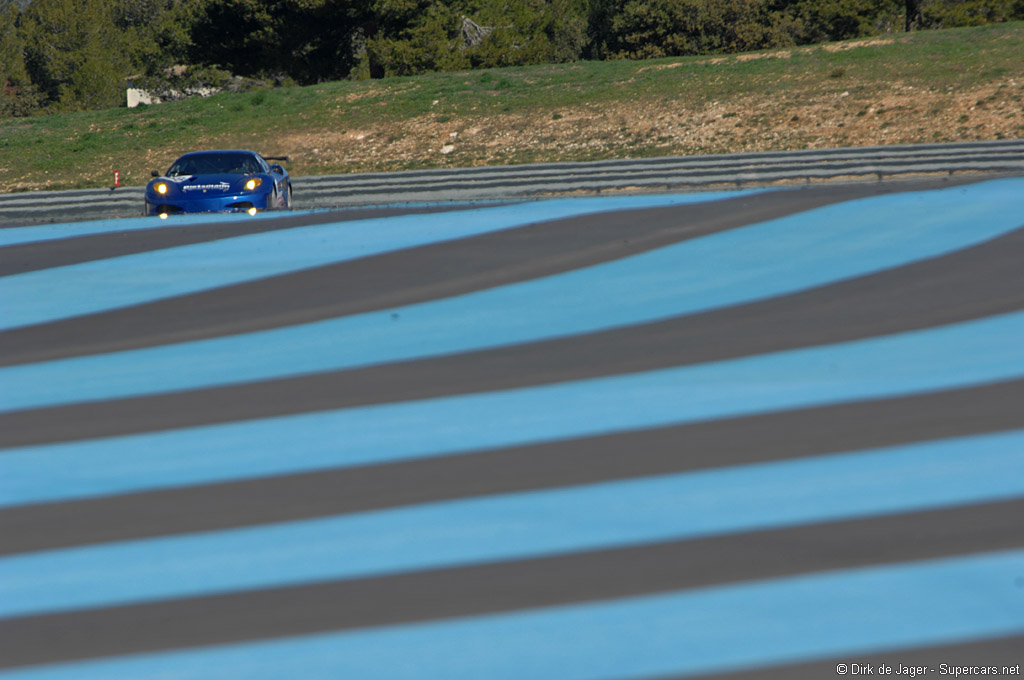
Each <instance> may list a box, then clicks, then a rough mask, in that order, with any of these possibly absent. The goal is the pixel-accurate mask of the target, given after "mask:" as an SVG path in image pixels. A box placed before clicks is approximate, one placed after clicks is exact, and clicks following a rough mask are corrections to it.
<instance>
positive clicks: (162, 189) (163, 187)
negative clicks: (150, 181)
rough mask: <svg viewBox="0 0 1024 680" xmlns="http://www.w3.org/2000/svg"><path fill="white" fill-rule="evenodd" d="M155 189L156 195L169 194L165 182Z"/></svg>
mask: <svg viewBox="0 0 1024 680" xmlns="http://www.w3.org/2000/svg"><path fill="white" fill-rule="evenodd" d="M153 188H154V189H156V193H158V194H160V195H161V196H163V195H164V194H166V193H167V185H166V184H164V183H163V182H160V183H159V184H157V185H156V186H155V187H153Z"/></svg>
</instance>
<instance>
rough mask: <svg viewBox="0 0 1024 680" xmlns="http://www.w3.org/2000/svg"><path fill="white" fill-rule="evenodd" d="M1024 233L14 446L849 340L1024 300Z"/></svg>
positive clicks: (308, 379)
mask: <svg viewBox="0 0 1024 680" xmlns="http://www.w3.org/2000/svg"><path fill="white" fill-rule="evenodd" d="M1022 260H1024V230H1018V231H1016V232H1012V233H1011V234H1008V235H1007V236H1004V237H1000V238H998V239H995V240H993V241H991V242H988V243H984V244H982V245H979V246H975V247H973V248H969V249H966V250H963V251H959V252H957V253H953V254H950V255H946V256H943V257H939V258H934V259H931V260H926V261H923V262H918V263H914V264H911V265H908V266H905V267H901V268H897V269H893V270H889V271H884V272H881V273H879V274H874V275H871V276H866V277H861V278H856V279H852V280H849V281H844V282H840V283H836V284H832V285H829V286H823V287H821V288H816V289H812V290H809V291H804V292H801V293H797V294H794V295H790V296H785V297H780V298H773V299H769V300H765V301H761V302H755V303H751V304H747V305H740V306H736V307H730V308H726V309H721V310H715V311H712V312H708V313H705V314H698V315H694V316H689V317H682V318H677V319H672V320H669V321H665V322H660V323H654V324H648V325H642V326H636V327H628V328H622V329H615V330H611V331H606V332H602V333H595V334H590V335H585V336H574V337H569V338H563V339H557V340H551V341H547V342H539V343H533V344H528V345H522V346H513V347H506V348H499V349H495V350H489V351H480V352H474V353H468V354H461V355H457V356H447V357H439V358H436V359H428V360H422V361H415V362H406V363H397V364H390V365H385V366H378V367H369V368H365V369H357V370H349V371H334V372H326V373H319V374H316V375H311V376H304V377H298V378H285V379H279V380H271V381H265V382H259V383H250V384H244V385H235V386H227V387H217V388H210V389H205V390H195V391H190V392H185V393H172V394H161V395H153V396H145V397H135V398H130V399H119V400H112V401H106V402H90V403H83V404H73V405H68V406H60V407H53V408H44V409H37V410H29V411H20V412H11V413H4V414H0V446H5V447H12V446H23V445H31V444H39V443H47V442H58V441H70V440H75V439H84V438H95V437H103V436H113V435H120V434H130V433H138V432H147V431H153V430H161V429H170V428H177V427H186V426H194V425H202V424H210V423H219V422H230V421H234V420H246V419H254V418H261V417H268V416H274V415H283V414H294V413H303V412H308V411H317V410H327V409H334V408H343V407H349V406H357V405H366V404H374V403H388V402H392V401H406V400H412V399H425V398H433V397H439V396H446V395H452V394H465V393H470V392H482V391H493V390H500V389H511V388H516V387H524V386H529V385H537V384H542V383H550V382H560V381H568V380H578V379H584V378H591V377H595V376H603V375H612V374H622V373H629V372H638V371H645V370H651V369H657V368H663V367H666V366H680V365H687V364H696V363H701V362H708V361H718V360H723V359H730V358H736V357H741V356H748V355H753V354H760V353H766V352H773V351H780V350H787V349H794V348H798V347H807V346H811V345H819V344H828V343H835V342H844V341H849V340H856V339H861V338H867V337H871V336H874V335H882V334H890V333H899V332H904V331H908V330H915V329H920V328H927V327H931V326H938V325H943V324H949V323H955V322H958V321H964V320H968V319H973V318H978V317H983V316H988V315H994V314H999V313H1004V312H1010V311H1015V310H1018V309H1022V308H1024V268H1022V267H1021V266H1020V262H1021V261H1022Z"/></svg>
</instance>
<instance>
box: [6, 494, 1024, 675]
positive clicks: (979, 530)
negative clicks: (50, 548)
mask: <svg viewBox="0 0 1024 680" xmlns="http://www.w3.org/2000/svg"><path fill="white" fill-rule="evenodd" d="M1022 515H1024V500H1016V501H1007V502H1000V503H991V504H985V505H976V506H967V507H960V508H950V509H943V510H937V511H933V512H919V513H909V514H904V515H895V516H886V517H880V518H870V519H861V520H854V521H843V522H835V523H828V524H820V525H810V526H802V527H795V528H789V529H780V530H771V531H763V532H757V533H750V534H734V535H726V536H718V537H713V538H704V539H697V540H691V541H679V542H672V543H663V544H656V545H647V546H640V547H632V548H624V549H613V550H603V551H598V552H591V553H580V554H572V555H563V556H557V557H545V558H539V559H533V560H523V561H512V562H502V563H496V564H484V565H475V566H466V567H459V568H453V569H444V570H437V571H427V572H419V573H412V574H400V575H393V576H385V577H376V578H366V579H360V580H355V581H340V582H331V583H323V584H312V585H305V586H299V587H290V588H280V589H272V590H262V591H253V592H245V593H238V594H231V595H220V596H213V597H205V598H194V599H182V600H175V601H171V602H165V603H156V604H145V605H131V606H124V607H114V608H109V609H100V610H91V611H82V612H72V613H63V614H52V615H44V616H33V617H24V618H20V619H10V620H2V621H0V667H12V666H20V665H28V664H39V663H50V662H56V661H65V660H71V659H82V658H91V657H99V656H107V655H117V654H129V653H134V652H142V651H155V650H166V649H175V648H182V647H191V646H197V645H209V644H221V643H228V642H238V641H242V640H252V639H263V638H271V637H280V636H287V635H299V634H304V633H314V632H321V631H329V630H343V629H350V628H366V627H370V626H382V625H389V624H397V623H407V622H413V621H424V620H432V619H440V618H449V617H459V616H472V615H479V614H486V613H493V612H501V611H510V610H519V609H528V608H535V607H547V606H555V605H564V604H571V603H577V602H587V601H593V600H600V599H611V598H620V597H630V596H636V595H643V594H649V593H658V592H666V591H676V590H680V589H687V588H698V587H703V586H713V585H721V584H727V583H735V582H740V581H750V580H757V579H770V578H776V577H781V576H790V575H793V574H799V573H809V572H815V571H824V570H832V569H846V568H851V567H860V566H866V565H876V564H885V563H892V562H902V561H909V560H919V559H928V558H936V557H945V556H951V555H961V554H967V553H975V552H982V551H993V550H1001V549H1008V548H1016V547H1020V546H1022V545H1024V534H1022V533H1021V531H1020V525H1019V519H1018V518H1019V517H1021V516H1022ZM797 555H798V556H799V559H794V557H795V556H797Z"/></svg>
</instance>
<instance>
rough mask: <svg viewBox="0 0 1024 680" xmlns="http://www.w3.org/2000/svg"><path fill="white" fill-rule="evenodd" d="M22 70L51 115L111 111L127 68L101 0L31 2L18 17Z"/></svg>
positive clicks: (107, 9)
mask: <svg viewBox="0 0 1024 680" xmlns="http://www.w3.org/2000/svg"><path fill="white" fill-rule="evenodd" d="M21 21H22V26H21V29H22V35H23V36H24V38H23V39H24V44H25V69H26V71H27V73H28V75H29V77H30V78H31V80H32V82H33V83H34V84H35V85H36V86H38V87H39V89H40V91H41V92H42V94H43V96H44V98H45V101H46V103H47V105H48V106H49V107H50V108H53V109H57V110H65V111H67V110H80V109H97V108H106V107H111V106H117V105H118V104H119V103H120V102H121V101H123V99H124V79H125V78H126V77H127V76H128V75H130V69H131V63H130V60H129V58H128V55H127V54H126V51H125V45H124V43H123V40H122V35H121V33H120V32H119V31H118V29H117V27H116V25H115V23H114V20H113V16H112V13H111V6H110V5H109V4H108V3H107V2H105V1H104V0H33V1H32V2H31V3H29V4H28V5H26V6H25V8H24V10H23V11H22V15H21Z"/></svg>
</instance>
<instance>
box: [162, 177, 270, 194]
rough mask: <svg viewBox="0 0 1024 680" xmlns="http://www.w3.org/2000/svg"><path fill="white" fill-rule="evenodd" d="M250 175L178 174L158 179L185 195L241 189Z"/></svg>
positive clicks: (229, 191)
mask: <svg viewBox="0 0 1024 680" xmlns="http://www.w3.org/2000/svg"><path fill="white" fill-rule="evenodd" d="M250 177H251V176H250V175H235V174H230V175H178V176H176V177H161V178H160V180H158V181H163V182H165V183H166V184H168V185H169V186H170V187H172V188H173V190H177V191H179V192H181V193H182V194H183V195H185V196H189V195H194V196H198V195H202V194H205V195H207V196H210V195H211V194H213V195H217V194H229V193H234V192H238V191H241V190H242V188H243V187H244V186H245V182H246V181H247V180H248V179H250Z"/></svg>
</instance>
